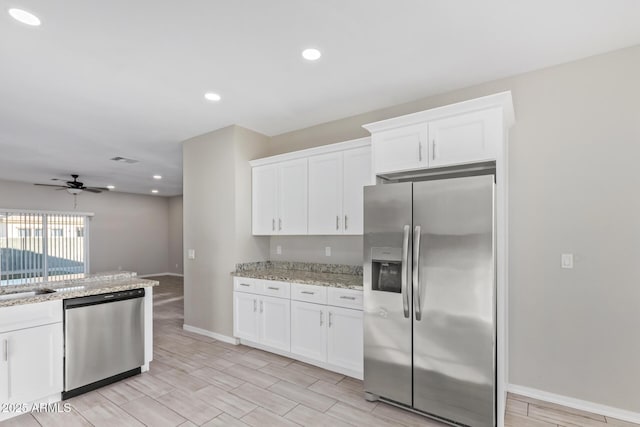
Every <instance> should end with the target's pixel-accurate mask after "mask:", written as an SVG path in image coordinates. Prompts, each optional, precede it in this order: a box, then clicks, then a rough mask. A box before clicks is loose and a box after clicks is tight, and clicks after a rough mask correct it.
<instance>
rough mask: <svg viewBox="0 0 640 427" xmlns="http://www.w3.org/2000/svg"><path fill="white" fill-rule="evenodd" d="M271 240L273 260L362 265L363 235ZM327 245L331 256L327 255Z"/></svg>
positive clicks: (277, 238)
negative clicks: (278, 249) (279, 249)
mask: <svg viewBox="0 0 640 427" xmlns="http://www.w3.org/2000/svg"><path fill="white" fill-rule="evenodd" d="M270 240H271V241H270V245H269V259H270V260H271V261H297V262H315V263H322V264H346V265H362V236H271V239H270ZM278 246H281V248H282V254H280V255H279V254H278V253H277V247H278ZM327 246H328V247H330V248H331V256H326V255H325V248H326V247H327Z"/></svg>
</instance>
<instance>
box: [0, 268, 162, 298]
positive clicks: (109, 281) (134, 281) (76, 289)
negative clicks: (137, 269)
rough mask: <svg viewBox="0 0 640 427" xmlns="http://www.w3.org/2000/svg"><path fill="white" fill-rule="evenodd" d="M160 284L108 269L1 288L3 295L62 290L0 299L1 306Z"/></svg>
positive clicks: (0, 293) (132, 274)
mask: <svg viewBox="0 0 640 427" xmlns="http://www.w3.org/2000/svg"><path fill="white" fill-rule="evenodd" d="M158 284H159V282H158V281H156V280H146V279H141V278H139V277H137V276H136V274H135V273H128V272H107V273H98V274H93V275H87V276H86V277H84V278H82V279H73V280H64V281H59V282H42V283H33V284H29V285H19V286H11V285H9V286H2V287H0V297H2V296H4V295H8V294H11V293H16V292H30V291H37V290H41V289H52V290H54V291H55V290H56V289H59V291H58V292H52V293H46V294H39V295H32V296H26V297H22V298H10V299H0V307H10V306H15V305H22V304H34V303H39V302H45V301H53V300H62V299H69V298H78V297H85V296H89V295H98V294H105V293H109V292H118V291H127V290H130V289H139V288H146V287H152V286H158ZM62 289H64V290H62Z"/></svg>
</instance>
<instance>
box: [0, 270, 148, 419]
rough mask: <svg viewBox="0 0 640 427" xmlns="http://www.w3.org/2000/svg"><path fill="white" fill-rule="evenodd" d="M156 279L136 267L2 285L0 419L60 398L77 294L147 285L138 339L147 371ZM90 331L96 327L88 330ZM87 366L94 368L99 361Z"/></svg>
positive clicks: (78, 295)
mask: <svg viewBox="0 0 640 427" xmlns="http://www.w3.org/2000/svg"><path fill="white" fill-rule="evenodd" d="M157 285H158V282H157V281H153V280H146V279H141V278H139V277H137V275H136V273H130V272H107V273H99V274H94V275H86V276H84V277H81V278H76V279H73V280H64V281H58V282H55V281H54V282H43V283H38V284H28V285H17V286H5V287H2V288H0V350H1V351H2V355H1V357H0V405H1V406H2V408H3V409H2V411H0V420H3V419H7V418H10V417H12V416H15V415H18V414H20V413H21V412H25V411H29V410H30V408H31V407H33V405H36V404H41V403H54V402H58V401H60V400H61V397H62V392H63V389H64V381H63V378H64V375H65V366H64V357H65V356H64V355H65V350H64V349H65V346H64V343H65V332H64V322H63V321H64V316H65V314H64V313H65V311H64V309H63V306H64V304H66V302H69V301H74V299H75V298H80V297H87V296H95V295H104V294H113V293H115V292H121V291H131V290H134V289H144V297H141V298H143V300H142V302H141V310H140V315H139V316H140V317H138V319H141V320H140V321H138V324H139V325H140V324H141V326H140V327H139V329H138V330H139V331H140V333H139V335H137V336H138V337H139V338H137V341H136V342H140V345H141V346H143V349H142V348H140V350H139V351H140V352H141V353H140V359H138V360H143V363H142V365H141V367H140V369H141V370H142V371H147V370H148V369H149V363H150V362H151V360H152V358H153V350H152V348H153V292H152V289H153V287H155V286H157ZM140 293H142V291H140ZM75 301H77V300H75ZM140 322H142V323H140ZM103 324H104V322H103ZM104 325H105V327H106V328H109V327H111V326H112V325H110V324H104ZM92 331H95V332H96V333H97V332H98V331H97V330H95V329H92V330H91V331H88V332H89V333H91V332H92ZM83 342H84V341H83ZM123 350H124V349H123ZM142 352H143V353H144V355H143V356H144V357H143V358H142ZM87 366H88V369H90V370H94V369H98V367H99V365H95V366H94V367H93V368H92V367H91V365H90V364H89V365H87ZM140 369H139V370H140ZM139 370H138V371H139Z"/></svg>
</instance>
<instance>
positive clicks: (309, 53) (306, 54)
mask: <svg viewBox="0 0 640 427" xmlns="http://www.w3.org/2000/svg"><path fill="white" fill-rule="evenodd" d="M321 56H322V53H321V52H320V51H319V50H318V49H305V50H303V51H302V57H303V58H304V59H306V60H307V61H317V60H318V59H320V57H321Z"/></svg>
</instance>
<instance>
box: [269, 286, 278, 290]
mask: <svg viewBox="0 0 640 427" xmlns="http://www.w3.org/2000/svg"><path fill="white" fill-rule="evenodd" d="M267 289H271V290H272V291H279V290H280V288H276V287H275V286H267Z"/></svg>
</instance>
